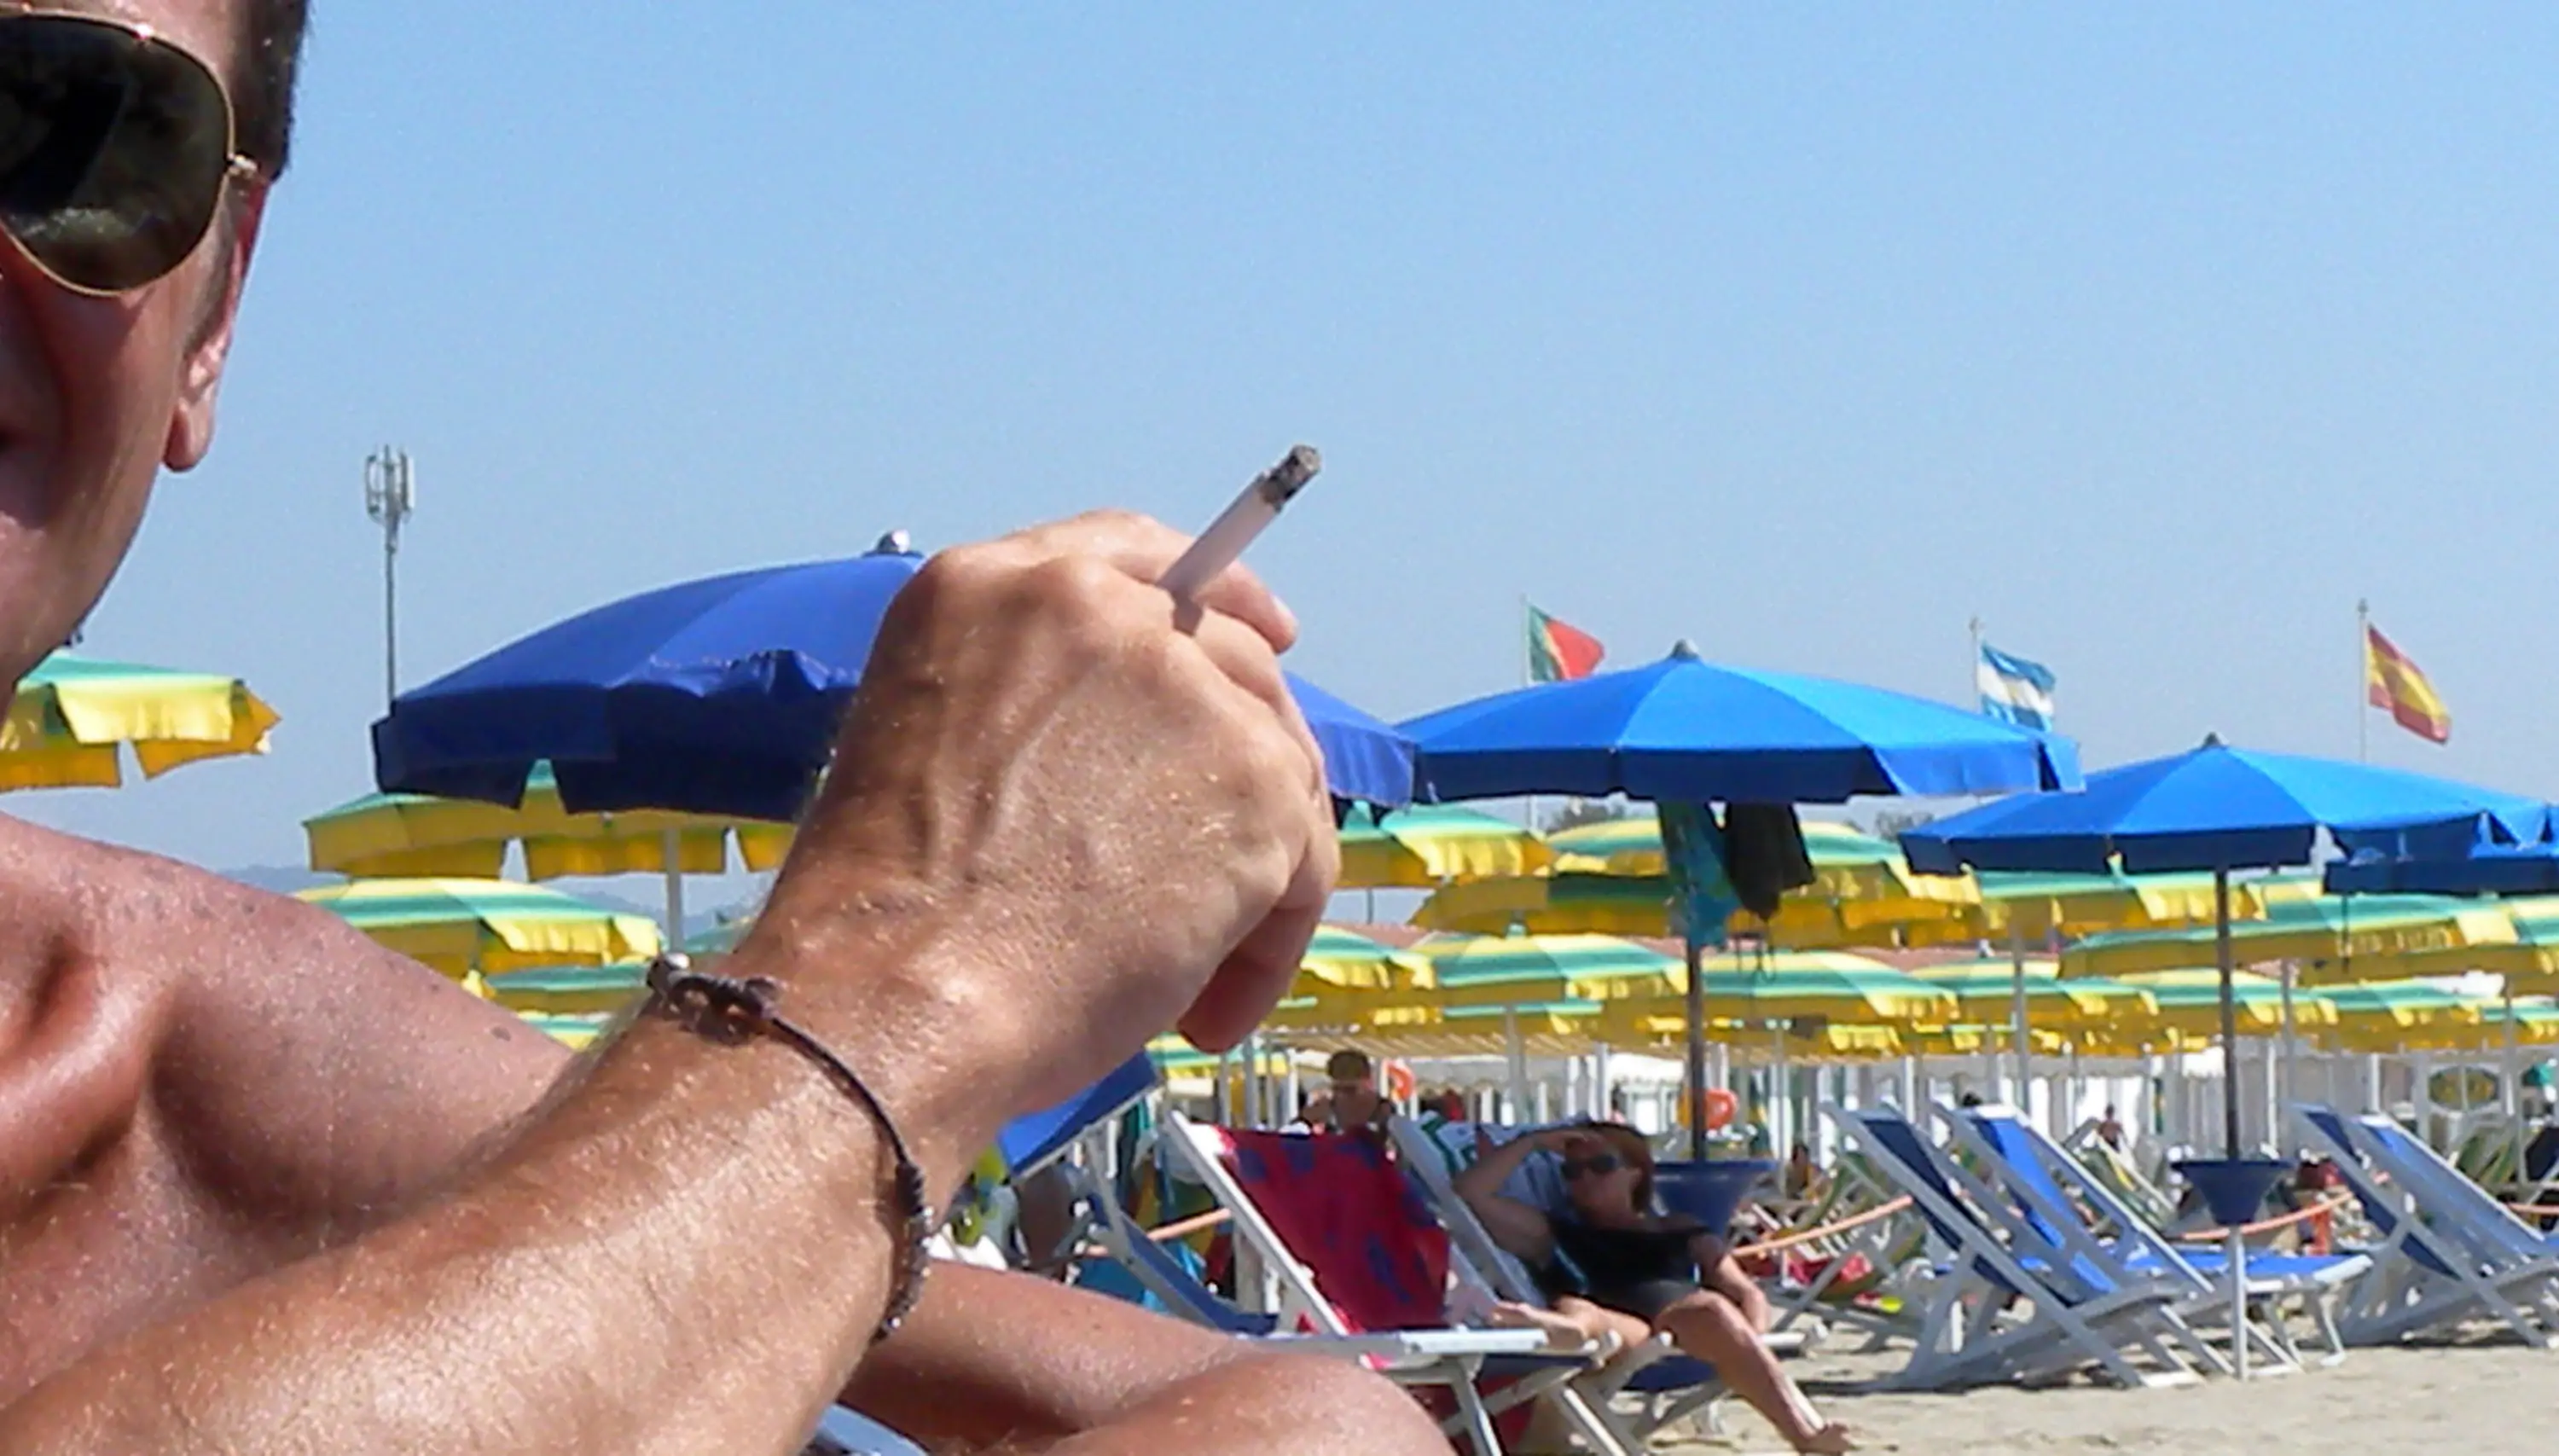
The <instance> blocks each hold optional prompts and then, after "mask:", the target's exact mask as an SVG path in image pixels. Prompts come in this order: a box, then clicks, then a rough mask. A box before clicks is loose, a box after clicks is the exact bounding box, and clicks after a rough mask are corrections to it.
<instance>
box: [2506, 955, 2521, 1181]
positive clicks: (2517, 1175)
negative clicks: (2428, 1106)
mask: <svg viewBox="0 0 2559 1456" xmlns="http://www.w3.org/2000/svg"><path fill="white" fill-rule="evenodd" d="M2506 987H2507V988H2506V992H2505V1118H2506V1121H2508V1122H2509V1123H2512V1124H2513V1127H2514V1189H2515V1192H2514V1196H2515V1197H2516V1198H2517V1199H2520V1198H2522V1197H2523V1196H2524V1188H2523V1185H2524V1179H2523V1146H2524V1137H2523V1069H2522V1068H2521V1067H2520V1066H2518V1065H2517V1064H2516V1061H2515V1046H2514V990H2513V982H2512V980H2511V979H2509V980H2508V981H2507V983H2506Z"/></svg>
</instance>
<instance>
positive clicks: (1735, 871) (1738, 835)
mask: <svg viewBox="0 0 2559 1456" xmlns="http://www.w3.org/2000/svg"><path fill="white" fill-rule="evenodd" d="M1724 873H1725V876H1726V878H1728V879H1729V880H1731V883H1732V893H1733V897H1734V898H1735V899H1737V900H1739V901H1740V902H1741V908H1742V909H1744V910H1746V911H1749V912H1750V913H1751V914H1752V915H1754V916H1756V917H1758V918H1759V919H1760V920H1762V921H1768V920H1773V919H1775V918H1776V915H1777V907H1778V905H1779V904H1780V903H1781V902H1782V901H1783V900H1784V899H1785V898H1786V892H1787V891H1789V890H1800V889H1802V888H1803V887H1804V886H1806V885H1809V884H1811V883H1813V856H1812V853H1811V851H1810V850H1808V849H1806V848H1805V847H1804V826H1803V824H1802V823H1801V822H1799V821H1798V820H1797V819H1796V818H1795V806H1794V805H1793V804H1790V803H1731V804H1726V805H1725V808H1724Z"/></svg>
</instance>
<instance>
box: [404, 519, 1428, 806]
mask: <svg viewBox="0 0 2559 1456" xmlns="http://www.w3.org/2000/svg"><path fill="white" fill-rule="evenodd" d="M923 564H924V558H923V557H921V556H918V555H915V554H913V553H911V552H907V551H904V550H900V549H886V548H884V549H881V550H877V551H874V552H872V553H871V554H869V555H866V556H859V557H855V558H852V559H850V560H840V561H821V562H814V563H809V564H805V565H797V566H778V567H770V568H766V569H764V570H759V571H744V572H737V573H734V574H732V575H728V576H718V577H711V578H708V579H706V580H702V581H691V582H684V583H681V584H678V585H676V586H670V587H662V588H660V589H659V590H656V591H652V592H645V593H642V594H641V595H639V596H636V597H629V598H625V599H624V600H622V601H618V602H614V603H611V604H609V605H606V606H602V607H598V608H596V609H594V610H592V611H589V612H585V613H581V614H580V615H578V616H576V617H572V618H570V619H568V620H567V621H565V622H561V623H558V624H555V625H553V626H551V627H547V628H544V629H543V630H541V631H539V632H536V633H534V634H533V635H531V636H530V637H527V638H524V639H522V640H520V641H518V642H516V643H514V644H512V645H510V646H508V647H504V648H501V649H499V650H498V651H496V652H494V653H491V654H490V655H487V656H485V657H482V658H480V659H479V660H477V661H475V662H472V663H469V664H468V665H466V666H463V667H460V668H457V669H455V670H454V671H452V672H450V673H447V674H446V675H445V676H443V677H440V678H438V679H436V680H435V681H433V682H430V683H428V684H426V685H425V686H423V687H418V688H413V689H411V690H410V691H408V692H404V693H401V694H400V695H399V697H398V698H397V700H395V701H394V702H393V703H392V704H391V710H390V713H389V715H388V716H386V717H384V718H383V719H381V720H380V721H379V722H377V723H376V724H375V725H374V769H375V777H376V781H377V782H378V783H379V785H380V786H381V788H382V789H383V790H384V791H385V792H392V793H409V794H433V795H440V796H443V797H446V798H452V799H475V800H482V801H490V802H495V803H507V804H513V803H518V802H521V801H522V800H523V797H524V790H525V778H526V775H527V774H528V773H529V772H531V770H532V767H533V765H534V764H536V763H538V762H541V761H543V760H548V761H549V762H550V764H551V766H552V769H553V772H554V773H555V774H556V775H557V777H558V781H559V791H560V799H561V801H563V802H564V803H565V804H566V805H567V806H568V808H569V809H570V810H571V811H573V812H588V811H593V810H620V809H638V808H663V809H680V810H687V811H691V812H696V813H722V814H737V815H742V816H747V817H753V818H763V819H790V818H792V817H793V816H795V815H796V814H797V813H798V812H799V811H800V808H801V806H802V804H803V802H804V801H805V800H806V798H807V796H808V793H809V790H810V787H811V786H812V785H813V784H814V783H815V781H816V778H817V775H818V774H819V772H820V771H821V770H823V769H824V768H825V767H826V763H827V756H828V750H829V748H830V747H831V746H832V744H833V742H834V734H835V720H836V718H837V716H838V715H839V714H840V713H841V712H842V711H843V707H844V704H845V703H846V701H848V700H849V699H850V698H851V696H852V691H853V687H854V684H855V683H856V682H858V681H859V680H860V677H861V672H862V668H863V666H864V664H865V663H867V662H868V661H869V659H870V652H871V643H872V639H873V638H874V637H875V636H876V635H877V633H878V630H879V624H880V619H881V617H882V615H883V614H885V613H886V612H887V610H888V605H889V602H890V600H891V599H892V598H894V597H895V596H896V595H897V593H898V590H899V589H900V588H902V587H903V586H905V585H906V583H907V581H908V579H909V578H911V577H913V576H914V575H915V573H916V572H917V571H918V570H919V569H920V568H921V567H922V566H923ZM1289 687H1290V689H1291V690H1292V691H1293V692H1294V693H1295V695H1296V698H1297V702H1298V705H1299V707H1300V708H1301V709H1302V710H1303V711H1304V713H1305V715H1306V720H1307V723H1308V726H1309V727H1311V728H1312V729H1313V730H1314V735H1315V741H1316V743H1317V745H1318V746H1320V747H1321V748H1322V750H1323V752H1324V756H1325V767H1326V772H1327V775H1328V777H1329V778H1330V780H1331V782H1332V786H1333V792H1334V793H1335V794H1336V795H1337V796H1339V797H1341V798H1343V799H1349V800H1361V801H1369V802H1375V803H1384V804H1400V803H1405V802H1408V801H1411V799H1412V797H1413V758H1412V744H1411V743H1410V742H1409V741H1408V740H1406V739H1405V738H1404V737H1403V735H1401V734H1399V733H1397V732H1396V731H1395V730H1394V729H1393V728H1391V727H1389V726H1388V725H1386V724H1385V723H1382V722H1379V721H1378V720H1377V719H1375V718H1372V717H1370V716H1369V715H1367V714H1366V713H1363V712H1361V711H1359V710H1358V709H1357V708H1354V707H1351V706H1350V705H1349V704H1347V703H1344V702H1342V701H1341V700H1340V699H1339V698H1336V697H1334V696H1332V695H1331V694H1329V693H1326V692H1323V691H1322V690H1320V689H1318V688H1315V687H1313V686H1312V685H1310V684H1307V683H1305V682H1302V681H1299V680H1298V679H1296V678H1295V677H1293V676H1292V677H1291V678H1290V679H1289Z"/></svg>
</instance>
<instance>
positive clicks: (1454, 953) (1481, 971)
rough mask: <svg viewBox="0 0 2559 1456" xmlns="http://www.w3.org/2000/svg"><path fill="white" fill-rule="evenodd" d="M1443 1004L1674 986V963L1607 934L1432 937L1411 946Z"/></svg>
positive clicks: (1526, 1001)
mask: <svg viewBox="0 0 2559 1456" xmlns="http://www.w3.org/2000/svg"><path fill="white" fill-rule="evenodd" d="M1413 953H1414V954H1416V955H1418V956H1421V957H1422V958H1423V959H1424V960H1426V961H1428V962H1429V963H1430V970H1431V974H1432V976H1433V978H1434V981H1435V984H1436V987H1437V989H1436V991H1435V993H1434V995H1433V997H1432V999H1433V1000H1435V1001H1436V1002H1437V1004H1439V1005H1440V1006H1442V1007H1447V1008H1451V1009H1453V1008H1456V1007H1460V1006H1491V1007H1496V1008H1498V1007H1501V1006H1523V1005H1534V1004H1545V1003H1552V1002H1558V1001H1569V1000H1592V1001H1596V1000H1605V999H1609V998H1611V997H1618V996H1634V995H1646V994H1652V993H1657V992H1660V991H1662V990H1664V989H1671V988H1676V987H1677V985H1678V981H1677V980H1676V979H1675V978H1676V977H1677V976H1678V975H1680V974H1681V970H1680V963H1679V961H1678V960H1676V959H1674V958H1673V957H1671V956H1668V955H1665V954H1663V953H1661V952H1660V951H1658V950H1652V949H1648V948H1646V947H1644V946H1638V945H1636V944H1635V943H1633V942H1632V941H1621V940H1618V939H1616V938H1614V937H1611V936H1455V937H1445V938H1441V937H1433V938H1431V939H1430V940H1426V941H1424V942H1422V943H1421V944H1419V945H1417V946H1414V947H1413Z"/></svg>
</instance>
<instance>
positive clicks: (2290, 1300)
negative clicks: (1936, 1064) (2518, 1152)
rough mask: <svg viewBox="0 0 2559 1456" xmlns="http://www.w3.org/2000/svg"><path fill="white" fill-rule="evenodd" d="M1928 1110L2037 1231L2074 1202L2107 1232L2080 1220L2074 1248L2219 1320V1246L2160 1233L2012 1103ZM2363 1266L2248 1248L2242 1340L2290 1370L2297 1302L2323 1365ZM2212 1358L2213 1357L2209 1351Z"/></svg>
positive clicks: (2350, 1260)
mask: <svg viewBox="0 0 2559 1456" xmlns="http://www.w3.org/2000/svg"><path fill="white" fill-rule="evenodd" d="M1937 1117H1938V1119H1939V1120H1941V1121H1942V1122H1944V1123H1945V1124H1946V1127H1947V1129H1948V1131H1949V1133H1950V1134H1951V1135H1952V1136H1954V1137H1955V1138H1956V1139H1957V1140H1958V1141H1959V1142H1961V1143H1962V1144H1963V1145H1964V1146H1965V1147H1967V1148H1969V1149H1970V1150H1971V1151H1972V1152H1973V1153H1974V1154H1975V1155H1976V1156H1977V1158H1978V1159H1979V1161H1980V1166H1981V1168H1982V1169H1983V1171H1984V1172H1985V1173H1986V1174H1987V1175H1988V1176H1991V1177H1993V1178H1995V1179H1996V1180H1998V1181H1999V1182H2000V1183H2001V1184H2002V1185H2003V1186H2004V1187H2005V1189H2006V1191H2007V1192H2008V1193H2009V1195H2010V1197H2011V1198H2012V1199H2013V1200H2014V1206H2015V1207H2016V1209H2017V1211H2018V1213H2019V1215H2020V1217H2022V1218H2024V1219H2025V1220H2026V1221H2027V1222H2028V1223H2029V1225H2031V1226H2032V1227H2033V1228H2034V1229H2035V1230H2036V1232H2037V1234H2038V1236H2039V1237H2042V1238H2046V1239H2048V1240H2051V1241H2053V1242H2055V1243H2056V1244H2057V1243H2059V1242H2062V1241H2064V1240H2063V1235H2062V1233H2061V1232H2060V1230H2059V1229H2058V1228H2057V1227H2055V1226H2056V1225H2057V1224H2067V1225H2070V1226H2079V1225H2080V1219H2079V1215H2078V1212H2077V1210H2078V1209H2079V1208H2081V1207H2085V1208H2086V1209H2087V1210H2089V1211H2090V1212H2092V1213H2094V1214H2095V1216H2096V1217H2097V1219H2098V1220H2099V1221H2100V1222H2101V1223H2102V1224H2103V1225H2105V1226H2106V1227H2107V1229H2108V1230H2109V1231H2110V1232H2109V1234H2108V1235H2099V1234H2097V1233H2095V1231H2088V1230H2085V1229H2084V1228H2082V1229H2081V1230H2080V1232H2082V1233H2085V1234H2087V1236H2088V1237H2089V1238H2090V1239H2092V1240H2093V1241H2094V1248H2093V1249H2092V1248H2091V1247H2090V1246H2089V1245H2088V1244H2087V1243H2077V1246H2078V1247H2079V1248H2080V1249H2081V1256H2083V1257H2091V1256H2097V1255H2098V1254H2100V1253H2102V1254H2103V1255H2104V1256H2106V1257H2108V1258H2111V1259H2112V1260H2113V1261H2114V1264H2115V1266H2116V1269H2117V1277H2119V1278H2124V1279H2132V1278H2137V1277H2143V1276H2158V1277H2165V1278H2167V1279H2168V1280H2170V1281H2171V1282H2172V1283H2176V1284H2181V1285H2183V1286H2184V1287H2185V1288H2186V1290H2187V1291H2188V1293H2189V1298H2188V1299H2187V1301H2186V1302H2185V1304H2184V1305H2183V1314H2184V1316H2185V1317H2186V1318H2187V1319H2188V1320H2189V1321H2191V1322H2193V1323H2196V1324H2206V1323H2210V1322H2211V1321H2213V1320H2214V1319H2216V1318H2218V1319H2220V1320H2221V1322H2222V1323H2225V1324H2226V1323H2227V1322H2228V1321H2227V1319H2226V1316H2225V1312H2226V1311H2227V1310H2228V1309H2229V1307H2230V1254H2229V1251H2228V1250H2227V1249H2225V1248H2219V1247H2213V1246H2200V1245H2195V1244H2183V1245H2181V1244H2179V1243H2177V1242H2174V1241H2173V1240H2171V1239H2169V1238H2167V1237H2166V1236H2164V1235H2162V1234H2161V1233H2160V1232H2159V1231H2158V1230H2157V1229H2156V1228H2154V1227H2153V1226H2152V1225H2151V1223H2150V1221H2149V1220H2148V1219H2146V1218H2144V1217H2142V1214H2141V1212H2140V1211H2139V1210H2137V1209H2135V1208H2134V1207H2133V1206H2132V1205H2131V1204H2130V1203H2129V1202H2128V1201H2127V1200H2125V1199H2124V1198H2123V1196H2122V1195H2121V1194H2120V1193H2118V1192H2117V1191H2116V1190H2115V1189H2113V1188H2112V1187H2110V1186H2108V1184H2107V1183H2106V1182H2105V1180H2103V1179H2101V1178H2098V1177H2097V1176H2095V1175H2094V1174H2092V1173H2091V1172H2090V1171H2089V1170H2088V1169H2087V1168H2086V1167H2085V1166H2083V1165H2082V1164H2081V1163H2080V1162H2079V1161H2078V1160H2077V1159H2075V1158H2073V1157H2071V1156H2070V1155H2069V1154H2068V1153H2066V1152H2064V1151H2063V1150H2062V1149H2061V1147H2060V1145H2059V1144H2057V1143H2055V1142H2053V1141H2052V1139H2050V1138H2049V1137H2046V1136H2045V1135H2044V1134H2043V1132H2042V1130H2041V1129H2039V1128H2037V1127H2035V1126H2034V1125H2033V1124H2032V1123H2030V1122H2028V1121H2027V1120H2026V1119H2025V1118H2024V1117H2022V1116H2020V1115H2019V1114H2018V1112H2017V1111H2016V1109H2014V1108H2011V1107H2001V1106H1979V1107H1967V1108H1964V1109H1961V1110H1960V1111H1958V1110H1955V1109H1951V1108H1946V1107H1939V1108H1937ZM2071 1241H2073V1242H2074V1243H2076V1242H2077V1240H2075V1239H2073V1240H2071ZM2371 1268H2372V1260H2371V1259H2369V1258H2367V1257H2365V1256H2364V1255H2362V1254H2287V1253H2276V1252H2274V1251H2272V1250H2268V1251H2265V1252H2258V1251H2255V1250H2251V1251H2250V1253H2249V1255H2248V1302H2249V1307H2250V1309H2251V1310H2252V1312H2253V1313H2254V1314H2255V1315H2256V1318H2255V1319H2253V1320H2251V1322H2250V1326H2251V1328H2250V1338H2251V1340H2252V1341H2253V1342H2254V1345H2255V1346H2256V1348H2259V1349H2262V1350H2264V1351H2265V1352H2266V1354H2267V1356H2268V1357H2269V1358H2270V1359H2271V1360H2272V1361H2273V1362H2274V1363H2275V1364H2274V1365H2273V1367H2272V1369H2274V1370H2298V1369H2300V1368H2301V1367H2302V1365H2303V1363H2304V1362H2303V1359H2302V1353H2301V1350H2300V1348H2299V1347H2298V1346H2297V1345H2296V1344H2295V1343H2294V1341H2293V1338H2292V1332H2291V1328H2290V1325H2289V1323H2288V1322H2287V1320H2286V1318H2285V1311H2286V1308H2287V1307H2288V1306H2294V1305H2298V1306H2300V1307H2302V1308H2303V1309H2304V1311H2305V1312H2306V1313H2307V1314H2309V1316H2310V1317H2311V1319H2312V1321H2313V1322H2314V1323H2315V1324H2316V1325H2317V1326H2318V1328H2319V1330H2320V1333H2321V1337H2322V1340H2323V1343H2324V1344H2325V1345H2326V1346H2327V1351H2326V1353H2325V1354H2324V1355H2323V1356H2322V1363H2323V1364H2329V1365H2333V1364H2335V1363H2336V1362H2337V1361H2338V1360H2339V1359H2341V1358H2342V1357H2343V1356H2344V1354H2345V1345H2344V1342H2343V1339H2342V1337H2341V1336H2340V1335H2339V1333H2338V1330H2337V1326H2336V1316H2335V1306H2336V1304H2337V1302H2338V1300H2339V1299H2340V1298H2341V1297H2342V1293H2343V1291H2344V1289H2345V1287H2346V1286H2347V1285H2349V1284H2351V1283H2352V1282H2353V1281H2354V1280H2356V1279H2358V1278H2360V1277H2362V1276H2363V1275H2364V1274H2366V1273H2368V1272H2369V1271H2370V1270H2371ZM2213 1359H2214V1362H2215V1363H2217V1362H2218V1360H2219V1357H2218V1355H2217V1354H2216V1355H2215V1356H2214V1357H2213Z"/></svg>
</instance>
